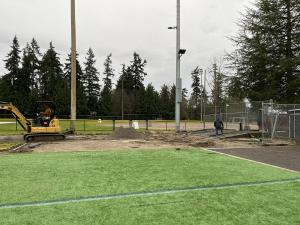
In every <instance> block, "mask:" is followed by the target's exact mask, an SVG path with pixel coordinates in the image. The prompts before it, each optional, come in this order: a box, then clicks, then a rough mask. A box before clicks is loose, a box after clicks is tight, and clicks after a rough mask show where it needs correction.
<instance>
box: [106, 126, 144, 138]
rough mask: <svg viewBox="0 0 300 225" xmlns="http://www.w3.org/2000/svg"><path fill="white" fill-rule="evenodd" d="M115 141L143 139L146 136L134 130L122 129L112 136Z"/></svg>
mask: <svg viewBox="0 0 300 225" xmlns="http://www.w3.org/2000/svg"><path fill="white" fill-rule="evenodd" d="M111 137H112V138H114V139H143V138H145V136H144V135H143V134H141V133H139V132H137V131H136V130H135V129H134V128H124V127H120V128H117V129H116V130H115V132H113V134H112V135H111Z"/></svg>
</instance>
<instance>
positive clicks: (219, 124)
mask: <svg viewBox="0 0 300 225" xmlns="http://www.w3.org/2000/svg"><path fill="white" fill-rule="evenodd" d="M214 127H215V129H216V136H218V135H219V130H220V131H221V134H222V135H223V130H224V124H223V121H222V120H221V119H220V118H217V120H216V121H215V122H214Z"/></svg>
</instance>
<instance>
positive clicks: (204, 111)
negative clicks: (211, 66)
mask: <svg viewBox="0 0 300 225" xmlns="http://www.w3.org/2000/svg"><path fill="white" fill-rule="evenodd" d="M203 94H204V105H203V129H205V128H206V124H205V115H206V70H205V71H204V87H203Z"/></svg>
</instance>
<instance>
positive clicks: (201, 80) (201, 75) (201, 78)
mask: <svg viewBox="0 0 300 225" xmlns="http://www.w3.org/2000/svg"><path fill="white" fill-rule="evenodd" d="M200 83H201V96H200V97H201V99H200V107H201V110H200V111H201V117H200V118H201V121H203V70H202V69H201V70H200Z"/></svg>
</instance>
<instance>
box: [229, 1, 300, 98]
mask: <svg viewBox="0 0 300 225" xmlns="http://www.w3.org/2000/svg"><path fill="white" fill-rule="evenodd" d="M299 5H300V4H299V0H257V1H256V2H255V5H254V8H251V9H248V10H247V12H246V14H245V15H244V16H243V19H242V20H241V22H240V24H239V25H240V28H241V29H240V32H239V34H238V35H237V36H236V37H235V38H233V39H232V41H233V43H234V44H235V46H236V51H234V52H233V53H232V54H230V55H229V59H230V61H231V62H232V64H233V66H234V68H235V69H236V77H237V78H233V79H232V81H231V87H230V92H231V93H230V94H231V95H233V97H235V96H238V95H239V93H245V95H244V96H243V97H248V98H250V99H252V100H266V99H274V100H277V101H279V102H290V103H292V102H296V101H298V97H297V96H298V95H299V94H300V92H299V91H300V90H299V84H300V83H299V77H300V74H299V72H300V71H299V68H298V65H299V62H300V58H299V57H300V56H299V53H300V50H299V43H300V41H299V40H300V33H299V23H300V22H299V16H300V10H299V9H300V7H299ZM266 87H268V88H266Z"/></svg>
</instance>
